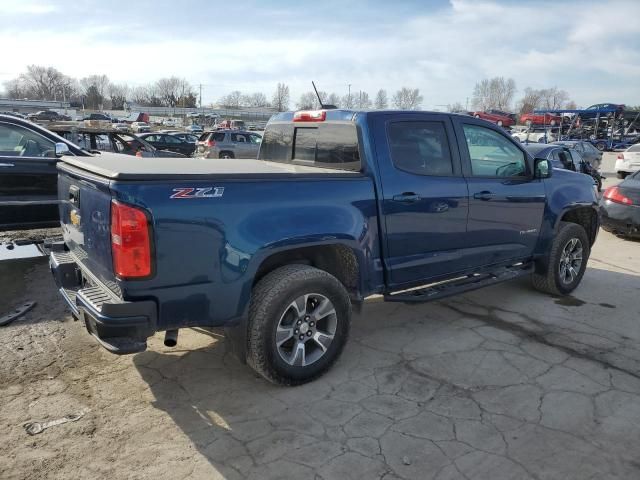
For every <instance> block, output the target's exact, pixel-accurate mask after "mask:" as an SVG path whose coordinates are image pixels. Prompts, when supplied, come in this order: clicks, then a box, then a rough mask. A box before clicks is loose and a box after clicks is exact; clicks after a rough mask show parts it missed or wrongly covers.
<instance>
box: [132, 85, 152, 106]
mask: <svg viewBox="0 0 640 480" xmlns="http://www.w3.org/2000/svg"><path fill="white" fill-rule="evenodd" d="M130 98H131V100H132V101H133V102H134V103H137V104H138V105H145V106H146V105H147V104H148V102H149V89H148V88H147V87H135V88H134V89H133V90H131V94H130Z"/></svg>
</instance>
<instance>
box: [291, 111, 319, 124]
mask: <svg viewBox="0 0 640 480" xmlns="http://www.w3.org/2000/svg"><path fill="white" fill-rule="evenodd" d="M326 119H327V112H326V110H302V111H300V112H296V113H294V114H293V121H294V122H324V121H325V120H326Z"/></svg>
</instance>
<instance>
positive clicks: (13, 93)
mask: <svg viewBox="0 0 640 480" xmlns="http://www.w3.org/2000/svg"><path fill="white" fill-rule="evenodd" d="M4 88H5V90H6V95H7V97H8V98H11V99H19V98H28V97H27V95H28V93H27V90H26V88H25V86H24V85H23V84H22V82H21V81H20V80H19V79H18V78H14V79H13V80H9V81H8V82H4Z"/></svg>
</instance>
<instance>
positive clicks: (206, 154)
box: [194, 130, 262, 158]
mask: <svg viewBox="0 0 640 480" xmlns="http://www.w3.org/2000/svg"><path fill="white" fill-rule="evenodd" d="M260 142H262V137H261V136H260V135H258V134H257V133H252V132H243V131H241V130H226V131H225V130H222V131H220V130H217V131H214V132H205V133H203V134H202V135H200V138H199V139H198V142H197V143H196V147H197V148H196V151H195V154H194V156H196V157H201V158H257V157H258V150H259V149H260Z"/></svg>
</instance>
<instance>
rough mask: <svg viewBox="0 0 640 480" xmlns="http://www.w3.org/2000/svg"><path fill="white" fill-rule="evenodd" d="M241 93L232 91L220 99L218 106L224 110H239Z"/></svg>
mask: <svg viewBox="0 0 640 480" xmlns="http://www.w3.org/2000/svg"><path fill="white" fill-rule="evenodd" d="M241 101H242V92H240V91H239V90H234V91H233V92H231V93H229V94H227V95H225V96H224V97H222V98H221V99H220V104H221V105H222V106H223V107H225V108H235V109H237V108H240V105H241Z"/></svg>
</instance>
